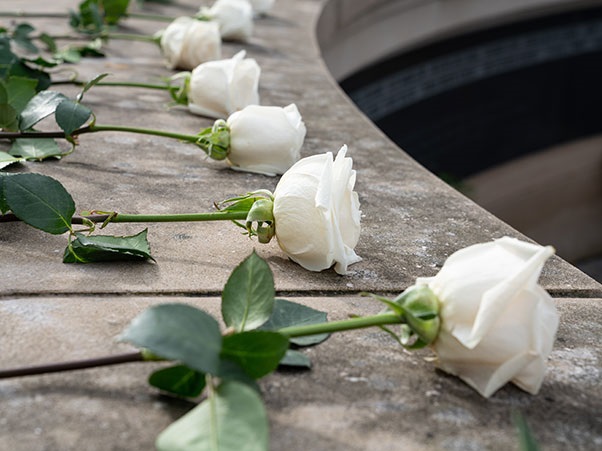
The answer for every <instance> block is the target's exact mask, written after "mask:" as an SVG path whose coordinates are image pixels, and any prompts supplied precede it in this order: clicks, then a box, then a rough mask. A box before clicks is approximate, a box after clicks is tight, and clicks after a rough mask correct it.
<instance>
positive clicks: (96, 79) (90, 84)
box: [75, 73, 109, 103]
mask: <svg viewBox="0 0 602 451" xmlns="http://www.w3.org/2000/svg"><path fill="white" fill-rule="evenodd" d="M108 75H109V74H108V73H104V74H100V75H97V76H96V77H94V78H93V79H92V80H90V81H89V82H88V83H86V84H85V86H84V87H83V89H82V91H81V92H80V93H79V94H78V95H77V97H76V98H75V100H76V101H77V102H78V103H79V102H81V101H82V100H83V98H84V94H85V93H86V92H88V91H89V90H90V88H92V87H93V86H95V85H97V84H98V83H100V82H101V81H102V79H103V78H105V77H107V76H108Z"/></svg>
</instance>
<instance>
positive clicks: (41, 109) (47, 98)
mask: <svg viewBox="0 0 602 451" xmlns="http://www.w3.org/2000/svg"><path fill="white" fill-rule="evenodd" d="M66 98H67V97H65V96H64V95H63V94H61V93H60V92H56V91H42V92H39V93H38V94H37V95H36V96H35V97H34V98H32V99H31V100H30V101H29V102H28V103H27V105H26V106H25V109H24V110H23V112H22V113H21V121H20V123H19V128H20V129H21V130H28V129H30V128H31V127H33V126H34V125H35V124H37V123H38V122H40V121H41V120H42V119H44V118H45V117H48V116H50V115H51V114H52V113H54V112H55V110H56V108H57V106H58V105H59V104H60V103H61V102H62V101H63V100H65V99H66Z"/></svg>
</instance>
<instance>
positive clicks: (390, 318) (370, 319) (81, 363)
mask: <svg viewBox="0 0 602 451" xmlns="http://www.w3.org/2000/svg"><path fill="white" fill-rule="evenodd" d="M123 216H130V217H135V216H143V215H123ZM160 216H168V215H156V216H155V217H160ZM149 217H150V216H149ZM123 222H125V221H123ZM404 322H405V321H404V320H403V318H402V317H400V316H399V315H396V314H394V313H381V314H379V315H373V316H365V317H360V318H350V319H346V320H341V321H332V322H327V323H319V324H309V325H306V326H291V327H284V328H282V329H279V330H278V333H281V334H282V335H286V336H287V337H303V336H309V335H316V334H323V333H333V332H343V331H346V330H353V329H363V328H367V327H373V326H385V325H387V324H402V323H404ZM154 360H157V358H156V357H155V356H152V355H151V354H148V353H147V354H145V353H144V352H143V351H137V352H133V353H127V354H121V355H113V356H108V357H100V358H94V359H87V360H78V361H73V362H63V363H53V364H49V365H40V366H30V367H22V368H13V369H8V370H0V379H5V378H10V377H22V376H33V375H38V374H45V373H56V372H59V371H73V370H81V369H85V368H93V367H97V366H105V365H117V364H121V363H128V362H143V361H154ZM207 378H208V379H207V386H208V387H209V388H210V392H211V390H212V389H213V380H212V378H211V376H210V375H207Z"/></svg>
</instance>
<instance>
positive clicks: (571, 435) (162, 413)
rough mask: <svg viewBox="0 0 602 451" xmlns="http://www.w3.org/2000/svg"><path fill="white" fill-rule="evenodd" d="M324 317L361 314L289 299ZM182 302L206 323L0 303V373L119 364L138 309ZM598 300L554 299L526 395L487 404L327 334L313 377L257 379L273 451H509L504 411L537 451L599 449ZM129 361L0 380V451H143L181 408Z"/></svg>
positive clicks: (311, 352)
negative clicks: (185, 316) (192, 317)
mask: <svg viewBox="0 0 602 451" xmlns="http://www.w3.org/2000/svg"><path fill="white" fill-rule="evenodd" d="M289 299H291V300H295V301H297V302H301V303H303V304H306V305H309V306H311V307H314V308H317V309H321V310H324V311H328V312H329V319H331V320H336V319H343V318H346V317H347V316H348V315H349V314H362V315H366V314H374V313H377V312H378V311H379V310H380V309H381V306H380V305H379V304H377V303H375V302H374V301H371V300H369V299H367V298H361V297H313V298H306V297H303V298H294V299H293V298H289ZM159 302H185V303H188V304H192V305H195V306H197V307H199V308H202V309H204V310H206V311H208V312H210V313H212V314H214V315H219V299H217V298H182V297H161V298H158V297H155V296H153V297H130V296H127V297H97V296H96V297H94V296H92V297H87V298H78V297H38V298H15V299H12V300H4V301H2V302H0V315H1V317H2V318H3V320H2V324H3V334H2V335H1V336H0V349H1V350H2V366H3V367H13V366H18V365H32V364H40V363H46V362H50V361H62V360H65V359H80V358H85V357H87V356H90V355H91V356H102V355H108V354H114V353H120V352H126V351H129V350H131V348H130V347H129V346H128V345H126V344H123V343H117V342H116V341H115V338H116V337H117V336H118V335H119V333H120V332H121V331H122V330H123V329H124V328H125V326H126V325H127V324H128V322H129V321H130V320H131V319H132V318H133V317H134V316H136V315H137V314H138V313H139V312H140V311H142V310H143V309H145V308H146V307H148V306H150V305H154V304H157V303H159ZM600 302H602V299H559V300H557V304H558V308H559V310H560V314H561V325H560V330H559V333H558V339H557V341H556V345H555V348H554V350H553V352H552V355H551V358H550V361H549V367H548V373H547V375H546V379H545V381H544V384H543V387H542V389H541V391H540V393H539V394H538V395H537V396H532V395H528V394H526V393H524V392H522V391H520V390H519V389H517V388H515V387H513V386H506V387H505V388H503V389H501V390H500V391H499V392H497V393H496V394H495V395H494V396H493V397H492V398H490V399H489V400H486V399H483V398H481V397H480V396H479V395H478V394H477V393H476V392H475V391H474V390H472V389H471V388H470V387H468V386H467V385H465V384H464V383H463V382H461V381H460V380H459V379H457V378H455V377H452V376H448V375H446V374H444V373H442V372H440V371H438V370H436V369H435V368H434V365H433V363H431V362H430V361H428V360H427V359H426V358H427V357H430V356H431V353H430V351H420V352H417V353H414V354H410V353H408V352H405V351H403V350H401V348H400V347H399V346H398V345H397V344H396V343H395V342H394V341H393V340H391V339H390V337H389V336H388V335H386V334H385V333H384V332H381V331H379V330H377V329H372V330H361V331H354V332H348V333H344V334H338V335H333V336H332V337H331V338H330V339H329V340H328V341H326V342H325V343H322V344H320V345H318V346H316V347H314V348H309V349H308V350H306V351H305V352H306V353H307V355H308V356H310V358H311V359H312V362H313V365H314V366H313V369H312V370H311V371H302V372H283V373H277V374H274V375H272V376H269V377H267V378H265V379H264V380H263V381H262V383H261V387H262V391H263V395H264V399H265V401H266V404H267V406H268V410H269V413H270V421H271V438H272V449H274V450H283V449H289V450H304V449H314V450H344V449H347V450H348V449H352V450H358V451H359V450H366V449H370V450H393V449H418V450H420V449H425V450H434V449H457V450H460V449H461V450H466V449H491V450H493V449H517V438H516V431H515V429H514V427H513V425H512V420H511V416H512V412H513V411H519V412H521V413H522V414H523V415H525V417H526V418H527V420H528V422H529V424H530V426H531V428H532V430H533V433H534V434H535V436H536V437H537V438H538V440H539V441H540V443H541V445H542V448H543V449H549V450H563V449H568V448H570V449H583V450H589V449H591V450H593V449H597V448H599V447H600V445H602V433H601V431H602V418H600V415H599V412H600V411H602V392H601V391H600V383H599V381H600V371H601V364H600V362H601V361H602V348H601V347H600V343H599V337H600V334H601V333H602V326H601V325H602V310H601V309H600ZM158 366H161V364H145V363H135V364H126V365H121V366H115V367H106V368H102V369H93V370H83V371H78V372H72V373H59V374H54V375H46V376H36V377H28V378H21V379H16V380H5V381H0V426H2V427H1V428H0V449H11V450H28V451H36V450H75V449H88V450H106V449H115V450H118V449H123V450H126V449H151V448H152V444H153V442H154V438H155V437H156V435H157V434H158V433H159V431H160V430H162V429H163V428H165V427H166V426H167V425H168V424H169V423H170V422H171V421H173V420H174V419H176V418H177V417H179V416H180V415H182V414H183V413H185V412H186V411H187V410H188V409H190V408H191V407H193V403H192V402H187V401H182V400H174V399H171V398H168V397H164V396H161V395H160V394H159V393H158V392H157V391H156V390H155V389H153V388H152V387H150V386H148V385H147V384H146V377H147V375H148V374H150V372H151V369H152V368H156V367H158Z"/></svg>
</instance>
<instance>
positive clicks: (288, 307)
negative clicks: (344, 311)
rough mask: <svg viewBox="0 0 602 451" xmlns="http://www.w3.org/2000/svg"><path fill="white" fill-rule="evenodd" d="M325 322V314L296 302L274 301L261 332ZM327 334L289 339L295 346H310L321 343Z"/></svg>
mask: <svg viewBox="0 0 602 451" xmlns="http://www.w3.org/2000/svg"><path fill="white" fill-rule="evenodd" d="M326 321H327V315H326V313H325V312H321V311H320V310H316V309H313V308H311V307H306V306H305V305H301V304H298V303H296V302H291V301H286V300H284V299H276V301H275V303H274V311H273V312H272V316H270V319H269V321H268V322H266V323H265V324H264V325H263V326H261V330H273V331H277V330H278V329H282V328H284V327H289V326H306V325H308V324H319V323H325V322H326ZM328 335H329V334H317V335H310V336H307V337H291V338H289V340H290V342H291V343H293V344H295V345H297V346H311V345H315V344H318V343H321V342H323V341H324V340H326V339H327V338H328Z"/></svg>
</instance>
